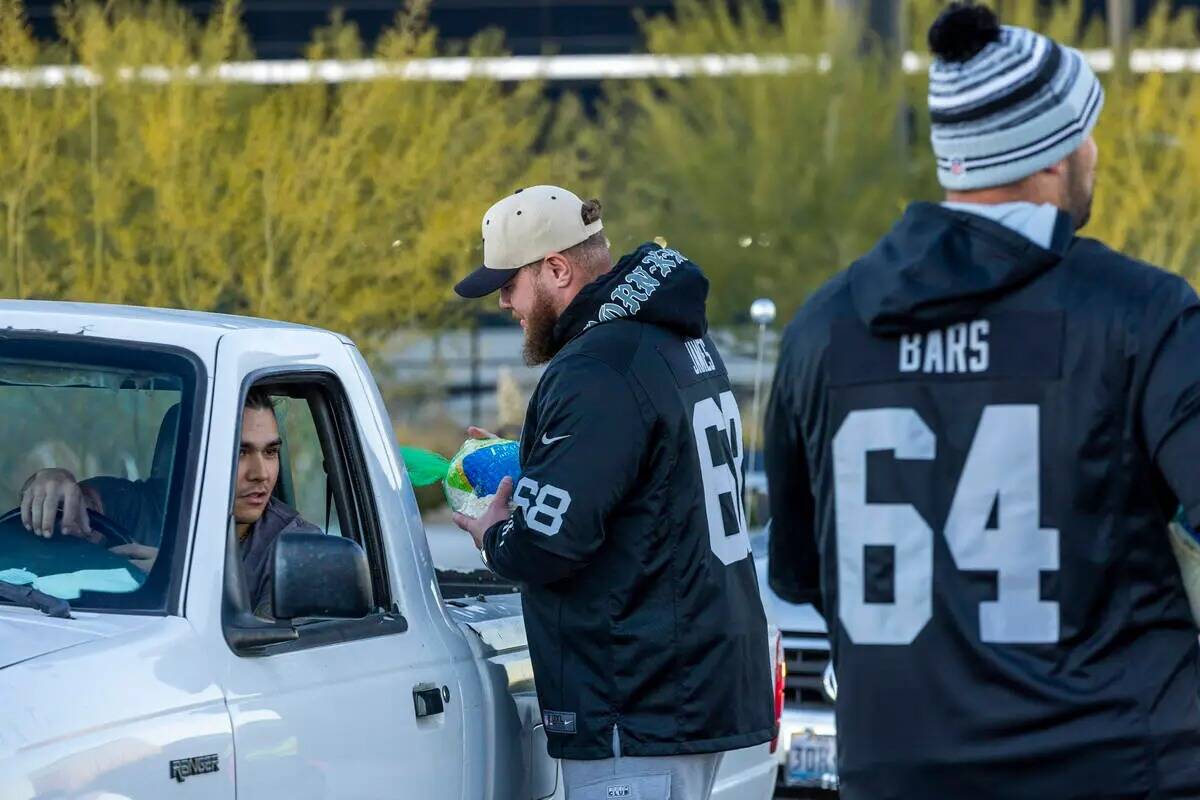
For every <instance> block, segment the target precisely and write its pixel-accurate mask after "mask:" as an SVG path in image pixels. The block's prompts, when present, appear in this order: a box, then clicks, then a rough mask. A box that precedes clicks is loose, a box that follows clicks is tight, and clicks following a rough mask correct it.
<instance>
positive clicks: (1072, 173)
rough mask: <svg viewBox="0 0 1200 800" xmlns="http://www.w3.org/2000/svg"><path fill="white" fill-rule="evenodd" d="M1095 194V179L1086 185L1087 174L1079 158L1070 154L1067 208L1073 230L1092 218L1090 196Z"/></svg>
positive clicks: (1092, 196) (1068, 161)
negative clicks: (1073, 224) (1073, 226)
mask: <svg viewBox="0 0 1200 800" xmlns="http://www.w3.org/2000/svg"><path fill="white" fill-rule="evenodd" d="M1095 195H1096V185H1095V181H1094V180H1093V182H1092V185H1091V186H1090V187H1089V186H1088V175H1087V173H1086V172H1085V170H1084V169H1083V167H1082V165H1081V164H1080V163H1079V159H1078V158H1077V157H1076V156H1075V155H1074V154H1072V157H1071V158H1070V159H1068V160H1067V210H1068V211H1069V212H1070V214H1071V220H1072V221H1073V222H1074V223H1075V230H1079V229H1080V228H1082V227H1083V226H1084V225H1087V224H1088V220H1090V219H1091V218H1092V198H1094V197H1095Z"/></svg>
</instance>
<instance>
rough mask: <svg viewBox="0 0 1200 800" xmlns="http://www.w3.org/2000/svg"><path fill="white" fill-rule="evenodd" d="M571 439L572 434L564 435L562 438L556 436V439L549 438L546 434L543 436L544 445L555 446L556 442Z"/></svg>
mask: <svg viewBox="0 0 1200 800" xmlns="http://www.w3.org/2000/svg"><path fill="white" fill-rule="evenodd" d="M569 438H571V434H569V433H564V434H563V435H562V436H555V437H554V438H550V437H549V436H547V435H546V434H544V433H543V434H542V444H554V443H555V442H561V441H562V440H563V439H569Z"/></svg>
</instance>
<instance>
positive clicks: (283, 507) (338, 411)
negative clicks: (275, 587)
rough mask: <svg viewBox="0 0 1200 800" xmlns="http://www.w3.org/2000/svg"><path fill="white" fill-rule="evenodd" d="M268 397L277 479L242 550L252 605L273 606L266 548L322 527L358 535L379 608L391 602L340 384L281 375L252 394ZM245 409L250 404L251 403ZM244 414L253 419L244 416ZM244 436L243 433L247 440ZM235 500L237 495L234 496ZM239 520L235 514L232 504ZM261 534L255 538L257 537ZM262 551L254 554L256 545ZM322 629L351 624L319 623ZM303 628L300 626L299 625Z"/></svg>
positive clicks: (256, 387) (257, 386) (358, 449)
mask: <svg viewBox="0 0 1200 800" xmlns="http://www.w3.org/2000/svg"><path fill="white" fill-rule="evenodd" d="M253 394H265V395H267V396H268V397H269V398H270V414H272V415H273V417H274V425H275V426H276V427H277V429H278V436H279V442H280V446H279V449H278V478H277V480H276V481H275V485H274V488H273V492H272V498H271V501H270V505H269V507H268V509H267V510H265V511H264V512H263V514H262V517H261V521H260V522H256V523H255V524H254V525H255V526H254V529H253V532H252V533H250V534H249V535H248V536H247V540H248V541H243V540H239V546H240V547H242V548H243V553H242V555H243V557H242V558H241V559H239V561H240V562H241V566H242V570H243V575H242V578H243V580H244V581H245V583H246V585H247V589H248V594H249V596H250V601H251V605H252V606H253V607H254V608H255V610H256V613H259V615H260V616H269V613H264V612H266V610H267V609H269V604H266V605H264V604H263V601H264V600H265V599H266V598H265V597H263V596H256V593H257V595H265V594H267V593H268V590H267V589H266V588H264V587H266V586H267V585H268V584H267V583H266V582H265V581H264V579H263V576H262V574H261V571H262V570H264V569H265V570H269V569H270V562H271V560H270V558H269V557H267V548H270V547H273V543H274V539H275V538H277V536H278V534H279V533H280V532H282V531H283V530H288V531H308V532H318V531H319V532H321V533H324V534H326V535H332V536H347V537H350V538H353V539H354V540H355V541H357V542H358V543H359V544H360V545H362V546H363V549H364V550H365V551H366V553H367V559H368V563H369V565H370V571H371V583H372V592H373V595H374V597H375V601H376V605H377V607H378V608H380V609H390V608H391V606H392V602H391V596H390V591H389V587H388V583H387V573H386V570H385V564H384V558H383V548H382V543H381V540H380V533H379V529H378V525H377V524H376V515H375V511H374V503H373V499H372V494H371V488H370V482H369V478H368V476H367V474H366V467H365V464H364V462H363V460H362V450H361V445H360V442H359V440H358V433H357V430H356V427H355V425H354V422H353V418H352V417H351V415H350V413H349V407H348V404H347V401H346V397H345V394H344V391H343V389H342V387H341V385H340V384H339V383H338V381H337V379H336V378H335V377H334V376H332V375H325V374H318V375H313V374H312V373H302V374H299V375H287V374H277V375H271V376H270V377H269V378H265V379H262V380H260V381H259V382H258V383H256V384H254V386H253V387H251V391H248V396H250V395H253ZM247 408H248V409H251V408H252V403H251V402H249V401H248V403H247ZM246 419H249V417H247V418H246ZM246 438H247V437H246V435H245V434H243V435H242V439H243V442H245V440H246ZM235 502H237V501H236V499H235ZM234 516H235V518H237V516H238V512H237V509H235V514H234ZM260 536H262V537H264V538H263V539H262V541H260V542H258V543H257V544H256V543H255V541H254V539H255V537H260ZM256 547H257V548H258V549H259V550H262V551H263V553H262V555H263V557H262V558H255V557H254V556H253V553H252V551H253V550H254V548H256ZM315 624H317V625H319V626H321V627H323V628H328V627H329V626H330V625H338V624H343V625H345V624H350V623H346V622H341V623H339V622H320V623H315ZM301 627H303V626H301Z"/></svg>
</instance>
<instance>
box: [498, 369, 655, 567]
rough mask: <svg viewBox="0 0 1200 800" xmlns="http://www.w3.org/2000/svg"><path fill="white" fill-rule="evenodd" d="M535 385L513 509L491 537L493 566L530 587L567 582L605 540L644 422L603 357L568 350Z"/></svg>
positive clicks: (637, 458) (633, 474) (641, 444)
mask: <svg viewBox="0 0 1200 800" xmlns="http://www.w3.org/2000/svg"><path fill="white" fill-rule="evenodd" d="M551 370H552V372H548V373H547V374H546V375H545V376H544V377H543V380H542V385H541V386H540V387H539V389H538V401H537V413H536V415H535V418H536V423H535V424H536V429H535V430H533V431H526V432H525V434H524V435H525V436H526V437H527V441H528V442H531V443H532V444H531V445H530V446H529V450H528V452H527V453H525V454H524V463H523V464H522V465H521V478H520V480H518V481H517V485H516V487H515V491H514V493H513V512H512V514H511V515H510V516H509V519H508V520H507V521H504V522H500V523H497V524H496V525H493V526H492V527H491V528H490V529H488V531H487V533H486V534H485V535H484V540H483V548H484V551H485V553H486V555H487V559H488V561H489V564H490V566H491V568H492V569H493V570H494V571H495V572H496V573H497V574H499V575H501V576H502V577H505V578H508V579H509V580H513V581H520V582H523V583H529V584H547V583H553V582H554V581H558V580H562V579H563V578H565V577H567V576H569V575H571V574H572V573H574V572H575V571H577V570H579V569H580V568H582V567H583V566H584V565H586V564H587V563H588V561H589V560H590V559H591V558H592V556H593V555H594V554H595V553H596V551H597V550H598V549H599V548H600V545H601V544H603V542H604V535H605V524H606V521H607V518H608V515H609V514H610V513H611V512H612V510H613V509H614V508H615V507H616V506H617V504H618V503H619V502H620V501H621V499H622V498H623V497H624V496H625V494H626V492H627V491H628V490H629V488H630V487H631V486H632V485H633V482H634V480H635V479H636V478H637V475H638V468H639V465H640V464H641V462H642V457H643V454H644V453H645V450H646V443H647V425H646V423H645V421H644V418H643V416H642V410H641V406H640V404H639V402H638V400H637V398H636V397H635V395H634V393H633V390H632V388H631V387H630V385H629V383H628V381H627V379H626V378H625V377H624V376H623V375H621V374H620V373H619V372H617V371H616V370H615V369H613V368H612V367H610V366H608V365H607V364H605V363H604V362H602V361H599V360H597V359H594V358H591V357H590V356H585V355H573V356H568V357H567V358H566V359H564V360H563V361H561V362H559V363H556V364H554V365H552V367H551Z"/></svg>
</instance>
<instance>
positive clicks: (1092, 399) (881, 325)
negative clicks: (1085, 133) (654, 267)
mask: <svg viewBox="0 0 1200 800" xmlns="http://www.w3.org/2000/svg"><path fill="white" fill-rule="evenodd" d="M1198 312H1200V304H1198V302H1197V298H1196V295H1195V292H1193V290H1192V289H1191V288H1190V287H1189V286H1188V284H1187V283H1186V282H1185V281H1184V280H1183V279H1181V278H1179V277H1178V276H1175V275H1171V274H1168V273H1166V272H1163V271H1161V270H1158V269H1155V268H1153V267H1151V266H1148V265H1146V264H1142V263H1139V262H1136V261H1134V260H1132V259H1129V258H1127V257H1125V256H1122V255H1121V254H1119V253H1115V252H1113V251H1112V250H1109V249H1108V248H1106V247H1104V246H1103V245H1101V244H1100V243H1098V242H1096V241H1093V240H1090V239H1083V238H1077V237H1074V236H1073V234H1072V232H1071V225H1070V218H1069V217H1068V216H1067V215H1065V214H1062V213H1060V214H1059V215H1058V220H1057V225H1056V228H1055V235H1054V238H1053V242H1052V244H1051V248H1050V249H1048V250H1047V249H1043V248H1041V247H1039V246H1037V245H1036V244H1034V243H1033V242H1031V241H1029V240H1027V239H1026V238H1024V237H1023V236H1021V235H1019V234H1017V233H1016V232H1014V231H1011V230H1009V229H1007V228H1005V227H1004V226H1002V225H1000V224H998V223H994V222H992V221H991V220H988V219H985V218H982V217H980V216H976V215H973V214H969V213H965V212H956V211H951V210H948V209H946V208H943V207H940V206H936V205H932V204H928V203H917V204H914V205H913V206H911V207H910V208H909V209H908V211H907V213H906V214H905V215H904V217H903V219H901V220H900V221H899V223H897V225H896V226H895V227H894V228H893V229H892V231H891V232H890V233H888V234H887V236H886V237H884V239H883V240H882V241H881V242H880V243H879V244H878V245H877V246H876V247H875V249H874V250H872V251H871V252H870V253H868V254H867V255H866V256H864V257H863V258H862V259H860V260H859V261H857V262H855V263H854V264H853V265H852V266H851V267H850V268H849V269H848V270H846V271H845V272H843V273H841V274H839V275H837V276H836V277H834V278H833V279H832V280H831V281H829V283H827V284H826V285H825V286H824V287H823V288H822V289H820V290H819V291H818V292H817V293H816V294H815V295H814V296H813V297H812V298H811V299H810V300H809V301H808V302H807V303H806V304H805V306H804V308H803V309H801V311H800V313H799V314H798V315H797V316H796V318H795V320H794V321H793V322H792V323H791V324H790V325H789V326H788V328H787V331H786V333H785V335H784V342H783V347H782V354H781V358H780V362H779V366H778V372H777V375H776V378H775V385H774V388H773V391H772V398H771V403H770V406H769V410H768V419H767V433H766V437H765V440H766V443H767V453H766V456H767V475H768V480H769V485H770V492H771V508H772V514H773V522H772V540H771V553H770V583H771V586H772V587H773V588H774V589H775V591H776V592H778V593H780V594H781V595H782V596H784V597H786V598H788V599H790V600H792V601H794V602H815V603H818V604H819V605H820V606H823V608H824V613H825V617H826V620H827V621H828V623H829V630H830V635H831V640H832V644H833V650H834V660H835V666H836V671H837V675H838V684H839V692H840V693H839V696H838V702H837V725H838V737H839V742H838V757H839V766H840V770H841V778H842V797H843V798H846V800H863V799H865V798H870V799H871V800H887V798H965V797H970V798H981V799H982V798H1051V797H1053V798H1061V799H1065V798H1089V800H1096V799H1098V798H1183V797H1198V796H1200V674H1198V662H1197V657H1198V654H1197V638H1196V637H1197V631H1196V624H1195V622H1194V621H1193V620H1192V618H1191V614H1190V612H1189V609H1188V604H1187V601H1186V597H1185V595H1184V590H1183V587H1182V583H1181V578H1180V573H1179V568H1178V566H1177V564H1176V562H1175V560H1174V558H1173V556H1172V553H1171V549H1170V546H1169V543H1168V538H1167V534H1166V527H1167V521H1168V519H1169V518H1170V516H1171V514H1172V512H1173V510H1174V509H1175V508H1176V507H1177V504H1179V503H1182V504H1183V505H1184V506H1185V508H1187V509H1188V510H1189V511H1190V513H1191V516H1192V519H1193V521H1196V517H1197V515H1198V513H1200V469H1197V468H1196V454H1197V452H1200V451H1198V450H1197V448H1200V416H1198V415H1197V411H1200V367H1198V366H1197V359H1198V358H1200V313H1198ZM822 601H823V602H822Z"/></svg>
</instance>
